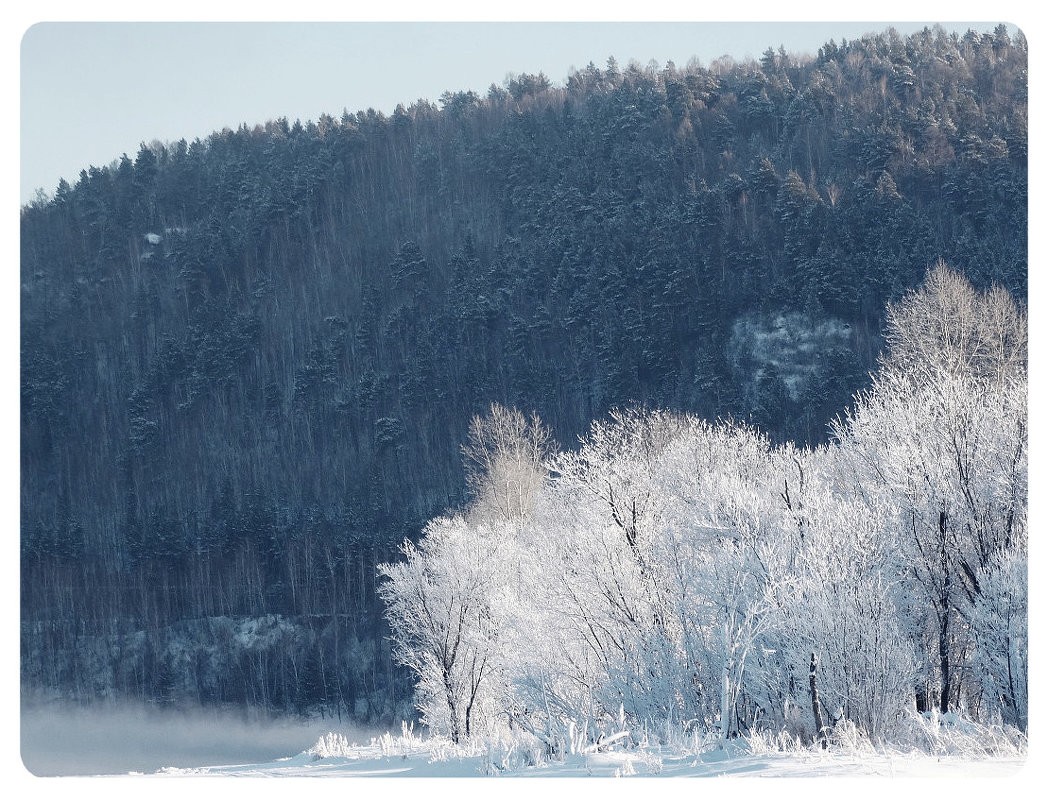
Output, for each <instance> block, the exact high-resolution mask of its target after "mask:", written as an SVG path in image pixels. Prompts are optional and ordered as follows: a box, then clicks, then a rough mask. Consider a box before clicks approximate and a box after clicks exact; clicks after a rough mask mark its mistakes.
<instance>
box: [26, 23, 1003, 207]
mask: <svg viewBox="0 0 1048 801" xmlns="http://www.w3.org/2000/svg"><path fill="white" fill-rule="evenodd" d="M988 8H989V7H988ZM889 24H892V25H893V26H894V27H895V28H896V29H897V30H898V31H899V32H900V33H902V34H906V33H910V32H912V31H914V30H919V29H920V28H922V27H924V25H926V24H927V25H932V24H934V23H933V22H928V23H923V22H921V23H919V22H896V23H887V22H819V23H815V22H774V23H770V22H762V23H729V22H703V23H700V22H687V23H677V22H674V23H641V22H583V23H545V22H535V23H517V22H506V23H501V22H500V23H454V22H430V23H410V22H392V23H382V22H353V23H293V22H284V23H261V22H258V23H252V22H246V23H190V22H145V23H121V22H85V23H64V22H44V23H39V24H37V25H34V26H32V27H30V28H29V29H28V30H27V31H26V32H25V34H24V36H23V38H22V42H21V72H20V80H21V86H20V88H21V163H20V166H21V181H20V201H21V202H25V201H27V200H29V199H31V198H32V197H33V195H34V192H35V190H36V189H37V188H42V189H44V190H45V192H47V193H48V194H51V193H53V192H54V190H55V187H56V186H57V185H58V181H59V179H60V178H66V180H68V181H69V182H70V183H71V184H74V183H75V182H76V179H77V176H78V175H79V173H80V170H82V169H84V168H86V167H88V166H90V165H96V166H104V165H107V164H109V163H111V162H112V161H113V160H115V159H117V158H119V157H120V155H121V154H122V153H125V152H126V153H127V154H128V155H129V156H131V157H132V158H134V155H135V153H136V152H137V151H138V148H139V145H140V144H141V143H142V142H151V141H153V140H161V141H165V142H167V141H177V140H178V139H180V138H183V137H184V138H185V139H187V140H189V141H192V140H193V139H194V138H197V137H199V138H205V137H206V136H207V135H208V134H210V133H211V132H213V131H215V130H220V129H222V128H223V127H226V126H228V127H231V128H235V127H237V126H238V125H240V124H241V123H248V124H249V125H254V124H255V123H261V122H265V121H266V120H269V119H275V118H277V117H281V116H284V117H287V118H288V119H290V120H294V119H301V120H302V121H305V120H307V119H314V120H315V119H316V118H317V117H318V116H319V115H320V114H322V113H329V114H332V115H334V116H338V115H340V114H341V113H342V110H343V109H348V110H349V111H350V112H355V111H357V110H359V109H366V108H368V107H373V108H375V109H377V110H380V111H383V112H384V113H387V114H388V113H390V112H392V110H393V109H394V108H395V107H396V105H397V103H404V104H405V105H410V104H411V103H412V102H414V101H415V100H417V99H419V98H425V99H428V100H431V101H433V102H437V100H438V99H439V97H440V95H441V93H442V92H443V91H445V90H448V89H450V90H453V91H460V90H463V91H464V90H470V89H472V90H474V91H477V92H478V93H480V94H483V93H485V92H486V91H487V88H488V87H489V86H490V85H491V84H492V83H495V84H499V85H501V84H502V83H503V81H504V79H505V78H506V76H507V74H508V73H521V72H531V73H537V72H539V71H542V72H544V73H545V74H546V75H547V76H548V77H549V78H550V80H551V81H553V82H554V83H555V84H561V83H562V82H563V81H564V80H565V79H566V77H567V76H568V74H569V73H570V71H571V69H572V68H573V67H575V68H580V69H581V68H583V67H585V66H586V64H587V63H589V62H590V61H593V62H594V63H595V64H597V65H598V66H603V65H604V64H605V62H606V61H607V59H608V57H609V56H614V57H615V58H616V59H617V60H618V62H619V63H620V65H623V66H625V65H626V64H628V63H629V61H630V60H636V61H638V62H640V63H641V64H647V63H648V62H649V61H650V60H652V59H654V60H655V61H657V62H658V63H659V64H660V65H665V63H666V62H667V61H673V62H675V63H676V64H678V65H680V66H683V65H685V64H687V62H688V61H689V59H691V58H693V57H695V58H698V59H699V60H700V61H701V62H702V63H704V64H708V63H709V62H710V61H712V60H714V59H716V58H718V57H720V56H723V55H729V56H731V57H733V58H736V59H739V60H741V59H744V58H746V57H749V56H752V57H759V56H760V54H761V53H762V52H763V51H764V50H765V49H766V48H767V47H769V46H771V47H773V48H776V49H777V48H778V47H779V45H782V46H784V47H785V48H786V50H787V51H789V52H791V53H797V54H802V53H811V54H814V53H815V52H816V51H817V50H818V48H819V46H820V45H822V44H823V43H825V42H826V41H828V40H829V39H831V38H833V39H835V40H837V41H838V42H839V41H840V40H841V39H842V38H846V39H852V38H857V37H859V36H861V35H862V34H863V33H866V32H870V31H880V30H883V29H884V28H886V27H887V26H888V25H889ZM994 24H995V23H993V22H978V23H944V27H946V28H947V29H948V30H959V31H961V32H963V31H964V30H966V29H967V28H968V27H973V28H975V29H976V30H991V29H992V28H993V27H994Z"/></svg>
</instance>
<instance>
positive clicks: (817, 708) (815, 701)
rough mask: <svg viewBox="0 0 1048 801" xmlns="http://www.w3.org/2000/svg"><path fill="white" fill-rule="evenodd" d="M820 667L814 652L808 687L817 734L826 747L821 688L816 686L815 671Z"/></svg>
mask: <svg viewBox="0 0 1048 801" xmlns="http://www.w3.org/2000/svg"><path fill="white" fill-rule="evenodd" d="M818 666H819V660H818V658H817V657H816V656H815V653H814V652H813V653H812V655H811V665H810V666H809V668H808V686H809V687H810V688H811V711H812V715H813V716H814V717H815V732H816V735H817V736H818V738H819V742H820V743H822V747H823V748H825V747H826V727H825V726H824V725H823V722H822V704H820V703H819V688H818V687H817V686H816V685H815V670H816V668H817V667H818Z"/></svg>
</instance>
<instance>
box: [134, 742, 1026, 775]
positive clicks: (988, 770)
mask: <svg viewBox="0 0 1048 801" xmlns="http://www.w3.org/2000/svg"><path fill="white" fill-rule="evenodd" d="M502 758H503V754H502V753H501V752H500V751H499V749H494V750H493V751H492V752H489V753H482V754H477V755H473V756H466V757H460V756H454V755H451V754H447V753H441V752H440V748H439V747H438V748H436V749H432V748H429V749H427V748H425V747H421V748H418V749H416V750H412V751H405V752H403V753H401V754H397V755H394V754H390V753H388V750H387V749H386V748H385V747H384V746H383V745H382V744H381V743H377V742H373V743H371V744H370V745H366V746H352V747H351V748H350V749H347V751H346V752H345V753H343V754H340V755H338V756H326V757H324V756H319V755H318V754H317V753H315V751H312V749H311V751H306V752H303V753H301V754H298V755H297V756H293V757H287V758H284V759H278V760H275V761H273V762H268V763H265V764H258V765H227V766H215V767H204V768H190V769H185V768H165V769H163V770H161V771H159V772H158V773H156V774H151V775H153V776H190V775H192V776H201V775H206V776H241V777H275V776H283V777H295V776H298V777H317V776H325V777H340V778H350V777H356V778H362V777H366V778H377V777H417V778H466V777H484V776H489V777H490V776H509V777H519V778H523V777H547V778H548V777H553V778H558V777H559V778H569V777H581V776H594V777H620V778H625V777H652V776H659V777H667V778H674V777H676V778H680V777H728V776H750V777H765V778H768V777H780V778H787V777H807V778H815V777H826V776H835V777H852V778H855V777H893V776H894V777H911V778H913V777H937V778H947V779H949V778H953V779H959V778H967V777H1016V776H1018V775H1019V773H1020V772H1021V770H1022V768H1023V766H1024V760H1017V759H984V760H977V761H972V760H964V759H960V758H956V757H953V758H948V757H938V758H937V757H933V756H927V755H919V754H867V755H855V754H847V753H842V752H839V751H838V752H820V751H817V750H812V751H804V752H798V753H791V754H783V753H775V754H761V755H754V754H752V753H748V752H747V751H746V750H745V749H744V748H740V749H737V750H732V751H725V750H724V749H719V748H716V749H712V750H710V751H707V752H705V753H703V754H701V755H693V754H683V753H677V754H671V753H665V752H663V751H661V750H660V749H657V748H656V749H650V750H649V749H641V750H639V751H629V752H627V751H609V752H604V753H588V754H572V755H567V756H566V757H565V758H564V759H563V761H552V760H551V761H548V762H545V763H544V764H537V765H527V764H524V763H523V762H521V761H520V758H519V757H516V758H514V757H512V756H511V757H510V759H509V760H507V761H505V762H503V761H502Z"/></svg>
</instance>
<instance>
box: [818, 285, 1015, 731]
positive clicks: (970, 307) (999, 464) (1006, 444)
mask: <svg viewBox="0 0 1048 801" xmlns="http://www.w3.org/2000/svg"><path fill="white" fill-rule="evenodd" d="M887 341H888V344H889V350H888V352H887V354H886V355H885V357H884V358H883V359H882V364H881V369H880V371H879V372H878V374H877V375H876V376H875V380H874V383H873V386H872V387H871V389H870V390H869V391H868V392H865V393H863V394H861V395H860V396H859V397H858V398H857V401H856V404H855V408H854V409H853V410H852V411H851V412H850V413H849V414H848V415H847V416H846V418H845V419H844V420H842V421H840V422H839V424H838V425H837V435H838V437H839V439H840V441H841V444H842V455H843V458H844V460H845V461H847V462H848V464H849V468H850V469H851V470H852V471H853V472H854V475H855V476H856V477H857V481H858V482H859V484H860V485H861V487H862V489H861V491H862V492H864V493H865V494H867V495H874V494H878V493H880V494H881V495H882V496H883V499H884V502H885V503H887V504H888V505H889V506H890V507H891V509H892V510H893V514H894V523H893V532H894V536H895V537H896V538H897V542H898V547H899V549H900V553H902V554H903V555H904V557H905V559H906V573H907V577H908V579H909V581H910V583H911V586H912V588H913V593H914V601H915V603H914V604H913V609H912V620H911V621H910V625H911V626H913V627H915V628H914V636H917V637H919V638H921V639H922V640H923V643H924V650H925V653H926V656H927V658H926V660H925V663H926V665H927V667H926V669H925V675H924V682H925V684H926V685H929V686H928V690H929V692H928V693H927V694H928V695H929V696H930V698H929V701H930V702H932V701H933V702H936V703H937V704H938V706H939V709H940V710H942V711H944V712H945V711H947V710H948V709H950V708H952V707H955V706H957V705H958V704H960V703H962V702H963V703H964V704H966V705H967V706H969V708H975V709H978V707H979V706H980V704H982V705H983V706H984V711H986V712H990V713H991V714H993V712H992V710H995V709H998V708H1000V707H1002V705H1003V707H1004V708H1007V709H1009V710H1011V712H1010V713H1009V714H1010V717H1011V719H1012V721H1020V720H1025V711H1024V710H1023V711H1016V707H1015V704H1017V703H1019V701H1018V700H1017V699H1019V698H1020V697H1025V689H1023V690H1022V691H1021V692H1020V691H1017V690H1015V689H1014V686H1013V690H1012V691H1010V692H1009V693H1008V698H1007V700H1002V697H1001V696H1000V695H997V696H996V697H992V696H991V697H986V694H985V693H982V691H981V690H982V689H984V688H985V687H986V681H984V680H981V679H977V678H975V676H978V675H980V674H982V673H984V672H985V671H986V670H987V667H986V666H987V665H988V664H991V663H993V662H994V661H997V660H995V659H994V658H991V657H989V656H988V654H986V653H985V651H984V650H979V649H973V644H974V643H976V642H983V643H984V644H988V643H989V642H991V641H994V637H992V636H990V635H989V634H988V632H984V631H983V629H985V628H986V627H989V628H990V629H993V628H995V627H997V626H998V623H997V622H994V623H990V622H989V620H988V619H987V614H989V612H988V610H989V609H990V608H997V606H998V604H997V602H996V601H990V600H989V599H987V598H985V597H984V595H985V592H986V588H989V587H991V586H997V583H996V582H995V580H994V579H993V578H991V576H993V575H994V574H995V573H996V572H997V571H999V570H1001V569H1005V568H1004V567H1003V566H1005V565H1008V566H1011V567H1010V568H1008V569H1009V570H1011V571H1012V573H1011V574H1012V575H1013V578H1017V576H1016V575H1015V572H1014V566H1015V565H1016V564H1025V554H1026V504H1027V478H1026V474H1027V456H1026V448H1027V444H1026V443H1027V422H1026V420H1027V411H1026V396H1027V378H1026V318H1025V314H1024V312H1023V311H1022V310H1021V309H1020V308H1019V307H1018V306H1017V305H1016V304H1015V302H1014V300H1012V299H1011V297H1010V296H1009V295H1008V294H1007V293H1006V292H1004V291H1003V290H1000V289H997V288H994V289H991V290H989V291H987V292H981V293H980V292H977V291H976V290H974V289H973V288H972V287H971V285H970V284H969V283H968V282H967V280H966V279H964V278H963V276H960V275H958V274H957V273H954V272H952V271H950V270H949V269H948V268H946V267H944V266H943V265H941V264H940V265H938V266H937V267H935V268H933V269H932V270H931V271H930V272H929V274H928V278H927V281H926V283H925V284H924V286H922V287H921V288H920V289H919V290H917V291H915V292H913V293H911V294H910V295H909V296H908V297H907V298H906V299H904V300H903V301H902V302H901V303H900V304H898V305H897V306H893V307H891V309H890V311H889V325H888V336H887ZM1004 608H1007V609H1013V606H1012V604H1010V603H1005V604H1004ZM977 610H982V611H981V612H980V611H977ZM1002 613H1003V610H1002ZM1007 614H1012V613H1007ZM1012 618H1013V619H1012V622H1011V623H1009V624H1008V625H1007V626H1005V628H1006V629H1008V630H1010V631H1013V632H1015V633H1014V634H1013V635H1011V636H1010V637H1009V638H1008V643H1009V644H1008V646H1007V647H1008V648H1011V649H1012V651H1013V652H1014V651H1015V642H1016V638H1017V637H1018V638H1019V639H1021V638H1022V637H1023V636H1025V635H1024V634H1022V635H1020V634H1019V632H1018V629H1017V628H1016V619H1015V618H1014V614H1012ZM1024 631H1025V629H1024V628H1023V632H1024ZM998 647H1005V646H1004V644H1003V643H999V645H998ZM1015 655H1016V656H1017V658H1021V659H1023V660H1024V659H1025V656H1024V655H1020V654H1018V652H1015ZM987 660H988V661H987ZM1013 673H1015V674H1023V675H1024V671H1023V670H1016V671H1013ZM991 683H992V682H991ZM921 694H922V695H923V694H924V693H923V691H922V692H921Z"/></svg>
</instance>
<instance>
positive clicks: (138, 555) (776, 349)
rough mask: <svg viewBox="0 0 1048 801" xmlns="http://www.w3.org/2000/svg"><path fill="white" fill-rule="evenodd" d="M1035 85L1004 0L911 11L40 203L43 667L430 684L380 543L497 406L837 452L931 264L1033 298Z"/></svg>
mask: <svg viewBox="0 0 1048 801" xmlns="http://www.w3.org/2000/svg"><path fill="white" fill-rule="evenodd" d="M1026 91H1027V47H1026V41H1025V39H1024V38H1023V37H1022V35H1021V34H1019V35H1017V36H1016V37H1010V36H1009V34H1008V32H1007V31H1006V29H1005V27H1004V26H1000V27H998V28H997V29H996V30H995V31H994V32H993V33H987V34H977V33H972V32H969V33H968V34H965V35H954V34H948V33H946V32H944V31H943V30H941V29H926V30H924V31H923V32H920V33H917V34H914V35H912V36H909V37H901V36H900V35H898V34H897V33H895V32H894V31H892V30H888V31H886V32H884V33H881V34H878V35H870V36H867V37H864V38H862V39H860V40H854V41H848V42H840V43H835V42H833V41H831V42H828V43H826V44H825V45H824V46H823V47H822V48H820V49H819V51H818V54H817V55H816V56H815V57H803V58H802V57H798V56H795V55H793V54H789V53H786V52H784V51H783V50H782V49H781V48H780V49H778V50H776V49H774V48H773V47H772V48H769V49H768V50H767V51H766V52H765V53H764V54H763V55H762V56H761V58H760V59H759V60H758V61H746V62H742V61H738V62H737V61H733V60H731V59H729V58H722V59H719V60H717V61H715V62H713V63H711V64H705V65H704V64H699V63H690V64H688V65H674V64H666V65H659V64H657V63H655V62H652V63H650V64H649V65H639V64H629V65H619V64H616V63H615V62H614V61H612V60H609V61H608V62H607V63H606V64H604V65H601V66H597V65H593V64H590V65H589V66H588V67H586V68H585V69H582V70H579V71H577V72H574V73H573V74H571V75H569V76H567V78H566V80H564V82H563V84H562V85H555V84H554V83H553V82H552V81H551V80H550V79H549V78H548V77H547V76H545V75H543V74H541V73H540V74H538V75H530V74H524V75H518V76H515V77H512V78H510V79H508V80H506V81H505V82H504V83H503V84H502V85H495V84H493V85H492V86H491V87H490V89H489V90H488V91H487V93H486V94H485V95H483V96H481V95H479V94H477V93H475V92H473V91H459V92H454V91H448V92H446V93H445V94H444V95H442V96H441V97H440V98H439V100H438V101H437V102H430V101H427V100H418V101H417V102H414V103H412V104H410V105H401V106H398V107H397V108H396V110H395V111H394V112H393V114H392V115H391V116H386V115H384V114H382V113H379V112H376V111H374V110H367V111H358V112H349V111H346V112H344V113H342V114H341V116H322V117H321V118H319V119H317V120H311V121H306V122H301V121H288V120H286V119H278V120H271V121H267V122H264V123H261V124H259V125H256V126H254V127H248V126H242V127H240V128H239V129H237V130H223V131H220V132H216V133H214V134H213V135H211V136H209V137H208V138H207V139H205V140H196V141H192V142H186V141H184V140H183V141H178V142H167V143H160V142H153V143H148V144H143V145H142V147H141V148H140V150H139V151H138V153H137V154H135V155H134V156H129V155H124V156H122V157H120V158H119V159H118V160H117V161H115V162H114V163H113V164H111V165H109V166H105V167H94V166H92V167H89V168H87V169H85V170H84V171H83V172H81V173H80V175H79V177H77V178H76V179H75V180H71V181H69V182H67V181H63V182H62V183H61V184H60V185H59V186H58V188H57V190H56V192H55V194H54V196H53V197H50V198H47V199H42V200H40V201H38V202H35V203H32V204H29V205H27V206H26V207H24V208H23V209H22V210H21V273H20V275H21V296H20V298H21V398H20V415H21V417H20V422H21V476H20V491H21V496H20V501H21V507H20V512H21V577H22V583H21V680H22V686H23V691H24V692H26V693H42V694H44V695H48V696H61V697H67V698H74V699H77V700H89V699H96V698H134V699H143V700H146V701H149V702H151V703H158V704H190V703H194V704H195V703H200V704H206V705H214V704H250V705H253V706H262V707H265V708H267V709H271V710H276V711H289V712H318V711H319V712H322V713H323V714H325V715H326V714H333V715H340V716H350V717H354V718H357V719H360V720H384V721H388V720H392V719H394V718H396V717H398V716H406V715H409V714H411V703H412V701H411V697H412V691H413V688H412V677H411V676H410V675H409V674H408V672H407V671H406V670H405V669H404V668H402V667H400V666H399V665H398V664H397V663H396V662H395V661H394V659H393V656H392V649H391V644H390V641H389V637H390V630H389V628H388V624H387V623H386V621H385V619H384V616H383V611H384V609H383V604H382V602H381V600H380V597H379V594H378V592H377V589H376V584H377V582H378V581H379V575H378V573H377V566H378V565H379V564H382V563H390V562H392V561H395V560H396V559H397V557H398V548H399V546H400V544H401V542H402V541H403V540H404V539H405V538H409V539H413V540H417V539H418V538H419V537H420V536H421V534H422V531H423V529H424V527H425V526H426V523H427V521H429V520H431V519H433V518H435V517H437V516H439V515H442V514H445V513H448V512H450V511H453V510H455V509H458V508H463V507H464V506H465V504H466V503H467V501H468V500H469V498H470V497H471V495H470V491H469V485H468V482H467V475H468V470H467V469H466V468H467V466H468V465H464V457H463V452H462V446H463V444H464V443H467V442H468V438H469V427H470V422H471V420H472V419H473V418H474V417H475V416H476V415H478V414H479V415H483V414H485V413H486V412H487V411H488V410H489V409H490V407H491V404H492V403H498V404H502V405H503V406H505V407H507V408H518V409H521V410H525V411H526V412H531V411H534V412H535V413H536V414H537V415H538V417H539V418H540V419H541V421H542V422H543V424H544V425H545V426H548V427H549V429H550V434H551V437H552V438H553V439H554V440H555V441H556V442H558V443H559V444H560V447H561V448H565V449H571V448H574V447H576V446H577V445H578V442H579V439H578V438H579V436H580V435H584V434H586V432H588V431H590V427H591V424H592V423H593V421H594V420H599V419H603V418H606V417H607V415H608V414H609V413H610V412H612V410H615V409H619V410H626V409H640V408H646V409H672V410H674V411H675V412H678V413H681V414H687V415H689V416H690V417H689V418H688V419H696V420H700V419H704V420H708V421H714V420H717V419H729V418H730V419H732V420H735V421H738V422H740V423H746V424H748V425H751V426H755V427H757V428H758V429H759V430H760V431H761V432H763V435H764V436H767V437H768V438H769V441H770V442H772V443H783V442H787V441H792V442H795V443H797V444H798V445H801V446H803V445H805V444H808V445H817V444H820V443H825V442H827V441H828V440H830V439H831V438H832V432H831V429H830V427H829V423H830V422H831V420H833V419H834V417H835V416H837V415H840V414H842V413H843V412H844V410H845V409H846V408H847V407H848V406H849V404H850V403H851V401H852V398H853V395H854V394H855V393H856V392H858V391H860V390H861V389H863V388H865V387H867V386H869V383H870V373H871V372H872V371H874V370H875V369H876V365H877V357H878V354H879V353H880V352H881V350H882V348H883V346H884V339H883V336H884V330H885V329H884V324H885V317H884V315H885V309H886V308H887V307H888V304H889V303H892V302H894V301H897V300H898V299H900V298H902V297H903V296H904V295H905V293H906V292H907V291H908V290H911V289H913V288H914V287H916V286H917V285H919V284H920V283H921V281H922V280H923V279H924V277H925V275H926V272H927V270H928V268H929V267H931V266H932V265H934V264H936V263H937V262H939V261H940V260H942V261H944V262H945V263H946V264H948V265H950V267H951V268H953V269H955V270H957V271H959V272H960V273H963V274H964V276H966V279H967V280H968V281H970V282H971V284H972V285H973V286H975V287H976V288H977V289H980V290H982V289H987V288H989V287H990V286H991V285H992V284H995V283H996V284H999V285H1001V286H1003V287H1004V288H1005V289H1007V290H1008V291H1009V292H1010V293H1011V295H1012V296H1013V297H1015V298H1016V299H1018V300H1020V301H1021V302H1024V301H1025V298H1026V289H1027V269H1028V265H1027V246H1026V232H1027V94H1026ZM620 413H621V412H620ZM467 461H468V460H467Z"/></svg>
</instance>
